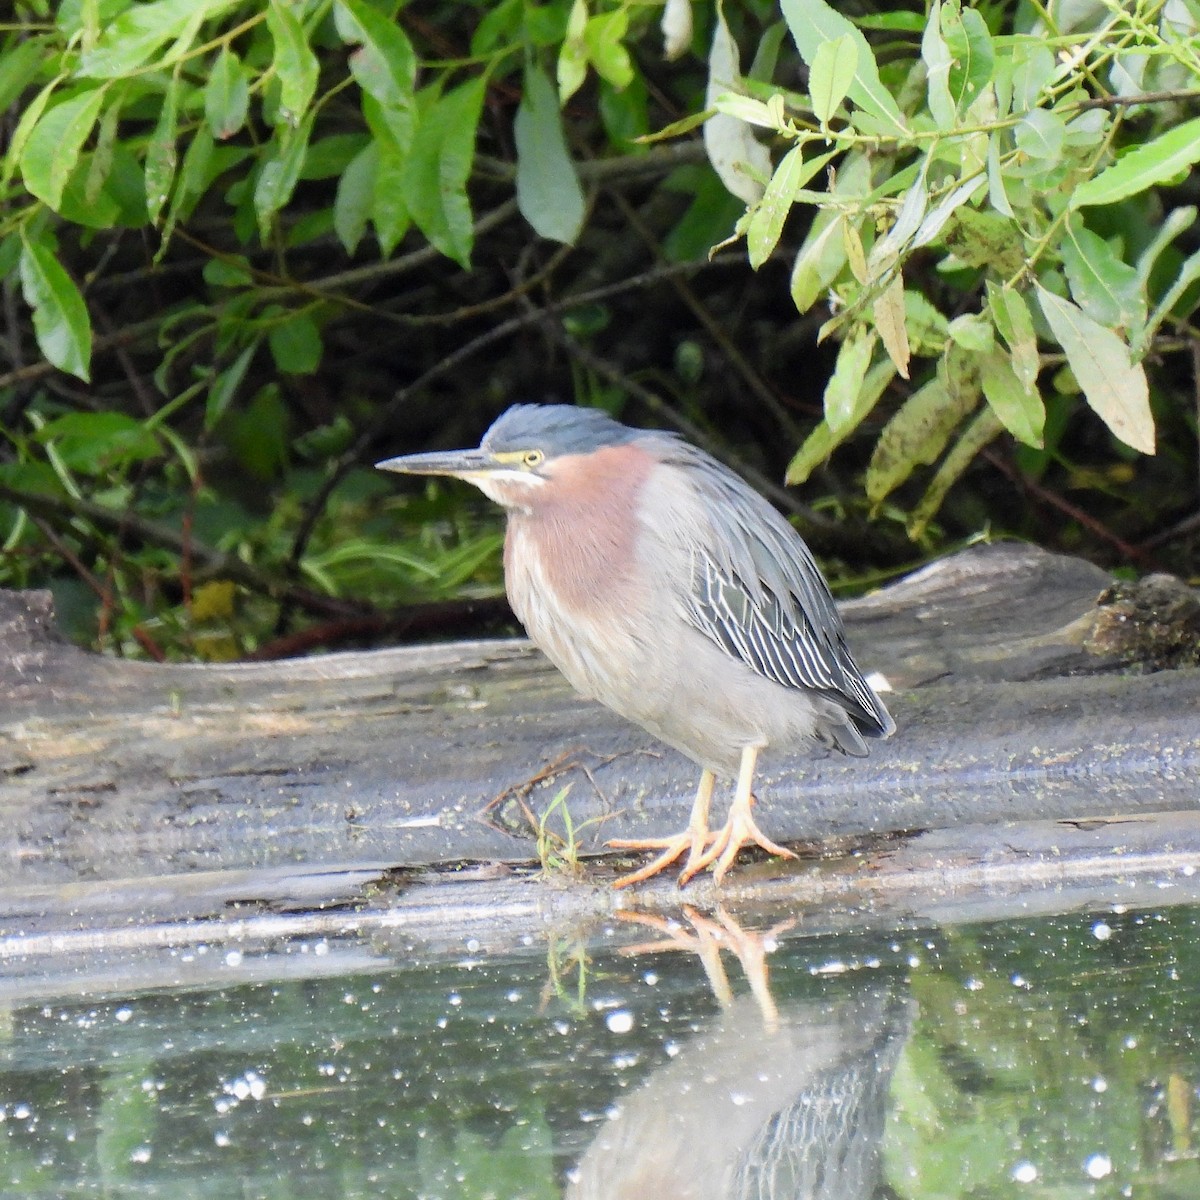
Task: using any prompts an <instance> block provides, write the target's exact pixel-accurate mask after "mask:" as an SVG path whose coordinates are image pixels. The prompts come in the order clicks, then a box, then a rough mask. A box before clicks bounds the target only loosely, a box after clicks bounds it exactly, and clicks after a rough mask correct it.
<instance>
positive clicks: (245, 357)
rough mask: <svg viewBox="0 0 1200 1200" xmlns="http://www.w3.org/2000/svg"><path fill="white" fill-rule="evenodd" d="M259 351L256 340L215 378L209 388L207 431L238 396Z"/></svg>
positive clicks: (206, 413)
mask: <svg viewBox="0 0 1200 1200" xmlns="http://www.w3.org/2000/svg"><path fill="white" fill-rule="evenodd" d="M257 349H258V341H257V340H255V341H253V342H251V343H250V345H249V346H247V347H246V348H245V349H244V350H243V351H242V352H241V354H239V355H238V356H237V358H235V359H234V360H233V363H232V364H231V365H230V366H228V367H226V368H225V370H223V371H220V372H218V373H217V374H216V375H215V376H214V377H213V380H212V383H210V384H209V387H208V403H207V405H206V406H205V409H204V428H205V429H206V430H211V429H212V428H213V426H214V425H216V423H217V422H218V421H219V420H220V419H221V418H222V417H223V416H224V415H225V411H226V410H227V409H228V408H229V406H230V404H231V403H233V398H234V396H235V395H237V390H238V388H239V387H241V386H242V380H243V379H245V377H246V371H247V370H249V367H250V361H251V359H253V358H254V352H255V351H256V350H257Z"/></svg>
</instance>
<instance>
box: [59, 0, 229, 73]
mask: <svg viewBox="0 0 1200 1200" xmlns="http://www.w3.org/2000/svg"><path fill="white" fill-rule="evenodd" d="M234 3H236V0H156V2H155V3H153V4H132V5H130V6H129V7H128V8H127V9H126V10H125V11H124V12H123V13H121V15H120V16H118V17H117V18H116V20H115V21H112V22H110V23H109V24H107V25H106V26H105V27H104V32H103V34H102V36H101V37H100V40H99V41H98V42H97V43H96V45H95V47H94V48H93V49H91V50H89V51H87V52H85V53H84V54H83V56H82V57H81V58H80V60H79V70H78V72H77V73H78V74H79V75H83V76H88V77H91V78H96V79H115V78H117V77H118V76H120V75H128V74H130V73H131V72H133V71H135V70H136V69H137V68H138V67H140V66H142V65H143V64H144V63H145V62H146V61H147V60H148V59H149V58H150V56H151V55H153V54H154V52H155V51H156V50H157V49H159V47H160V46H162V45H163V44H164V43H165V42H167V41H169V40H170V39H171V38H181V37H183V36H184V35H185V33H186V31H187V30H188V29H189V27H191V28H193V29H195V28H198V27H199V24H200V23H201V22H203V21H205V20H207V19H208V18H209V17H212V16H215V15H216V14H217V13H219V12H221V11H222V10H223V9H226V8H231V7H232V6H233V4H234Z"/></svg>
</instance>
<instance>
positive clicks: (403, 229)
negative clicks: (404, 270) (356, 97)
mask: <svg viewBox="0 0 1200 1200" xmlns="http://www.w3.org/2000/svg"><path fill="white" fill-rule="evenodd" d="M394 111H395V110H393V109H385V108H384V107H383V105H382V104H380V103H379V102H378V101H377V100H376V99H375V98H374V97H372V96H364V97H363V115H364V116H365V117H366V119H367V125H368V126H369V128H370V130H371V133H372V135H373V136H374V139H375V140H374V142H373V143H372V145H373V146H374V147H375V158H374V160H373V164H372V171H373V176H372V178H373V185H372V197H371V220H372V222H373V223H374V225H375V234H376V236H377V237H378V239H379V245H380V247H381V248H382V250H383V254H384V257H387V255H389V254H391V252H392V251H393V250H394V249H395V248H396V246H397V245H398V244H399V242H400V239H401V238H402V237H404V235H405V234H406V233H407V232H408V227H409V225H410V224H411V223H412V218H411V216H410V215H409V211H408V203H407V201H406V200H405V198H404V189H405V187H406V186H407V185H406V180H407V178H408V171H409V167H408V157H409V150H410V148H411V146H412V137H413V129H412V128H409V129H408V130H407V136H406V137H405V138H404V139H402V137H401V135H402V134H405V132H406V131H405V130H404V129H403V128H397V126H396V124H395V123H394V122H392V121H391V120H389V116H390V115H391V114H392V113H394ZM363 169H364V170H365V169H366V168H365V167H364V168H363Z"/></svg>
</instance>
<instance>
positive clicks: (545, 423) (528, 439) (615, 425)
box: [482, 404, 644, 459]
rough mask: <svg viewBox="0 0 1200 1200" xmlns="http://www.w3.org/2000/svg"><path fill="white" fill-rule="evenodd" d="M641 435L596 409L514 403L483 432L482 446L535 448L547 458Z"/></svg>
mask: <svg viewBox="0 0 1200 1200" xmlns="http://www.w3.org/2000/svg"><path fill="white" fill-rule="evenodd" d="M641 436H644V434H643V432H642V431H641V430H638V429H630V428H629V426H628V425H622V424H621V422H620V421H614V420H613V419H612V417H610V416H609V415H608V413H606V412H603V411H601V410H600V409H598V408H576V407H575V406H574V405H572V404H515V405H513V407H512V408H510V409H509V410H508V411H507V412H505V413H504V414H503V415H502V416H501V417H499V418H498V419H497V420H496V422H495V423H494V424H493V425H492V427H491V428H490V429H489V430H488V431H487V433H485V434H484V435H483V443H482V445H483V449H484V450H487V451H489V452H491V453H492V454H495V453H504V452H505V451H508V450H528V449H532V448H534V447H536V448H537V449H538V450H541V451H542V452H543V453H544V454H545V455H546V457H547V458H550V459H553V458H558V457H559V456H560V455H564V454H588V453H590V452H591V451H593V450H599V449H600V448H601V447H602V446H622V445H624V444H625V443H627V442H632V441H633V440H634V439H635V438H638V437H641Z"/></svg>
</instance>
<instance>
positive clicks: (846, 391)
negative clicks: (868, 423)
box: [825, 325, 878, 433]
mask: <svg viewBox="0 0 1200 1200" xmlns="http://www.w3.org/2000/svg"><path fill="white" fill-rule="evenodd" d="M877 340H878V339H877V336H876V334H875V333H874V331H873V330H870V329H868V328H867V327H866V326H863V325H859V326H856V327H855V328H854V330H852V331H851V333H850V336H849V337H848V338H846V340H845V341H844V342H843V343H842V347H841V349H840V350H839V351H838V356H837V364H836V366H835V367H834V369H833V374H832V375H831V376H830V377H829V382H828V383H827V384H826V385H825V420H826V423H827V424H828V425H829V428H830V429H831V430H832V431H833V432H835V433H837V432H839V431H840V430H842V429H844V428H845V427H846V425H848V424H849V423H850V422H851V421H852V420H854V417H855V414H856V411H857V409H858V397H859V394H860V393H861V391H862V386H863V381H864V380H865V379H866V376H867V368H868V367H869V366H870V365H871V355H872V353H873V352H874V350H875V343H876V341H877Z"/></svg>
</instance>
